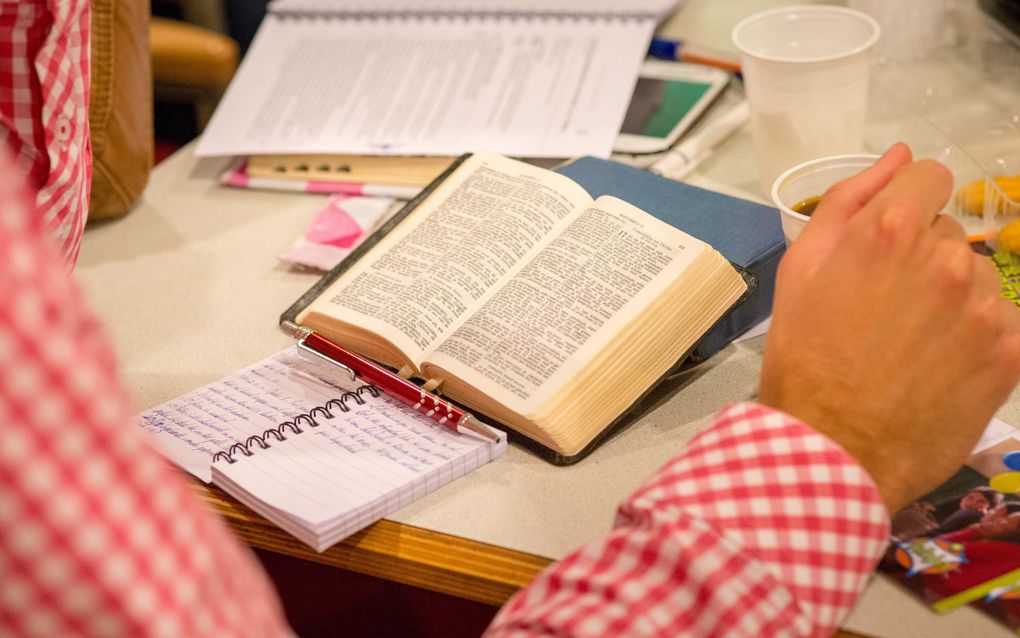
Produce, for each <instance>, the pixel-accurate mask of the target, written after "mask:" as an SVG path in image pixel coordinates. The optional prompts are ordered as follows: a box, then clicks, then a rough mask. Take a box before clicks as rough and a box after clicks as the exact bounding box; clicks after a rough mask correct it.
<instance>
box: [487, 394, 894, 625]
mask: <svg viewBox="0 0 1020 638" xmlns="http://www.w3.org/2000/svg"><path fill="white" fill-rule="evenodd" d="M887 538H888V515H887V512H886V510H885V507H884V505H883V503H882V499H881V497H880V495H879V494H878V491H877V490H876V488H875V486H874V484H873V483H872V481H871V479H870V477H868V475H867V474H866V473H865V472H864V471H863V470H862V469H861V468H860V466H859V465H858V464H857V463H856V462H855V461H854V460H853V459H852V458H851V457H850V456H849V455H847V454H846V452H844V451H843V450H842V449H840V448H839V447H838V446H837V445H835V444H834V443H833V442H832V441H830V440H829V439H827V438H825V437H823V436H821V435H819V434H818V433H817V432H815V431H814V430H812V429H811V428H808V427H807V426H805V425H803V424H801V423H799V422H797V421H795V420H794V419H792V418H790V417H787V416H786V415H784V414H782V413H779V412H776V411H773V410H770V409H769V408H765V407H763V406H759V405H755V404H739V405H736V406H731V407H730V408H728V409H727V410H724V411H723V412H722V413H720V415H718V417H717V418H716V422H715V424H714V425H713V426H712V427H711V428H709V429H708V430H706V431H705V432H704V433H702V434H701V435H699V436H698V437H696V438H695V439H694V440H693V441H692V442H691V444H690V445H689V446H687V448H686V449H685V450H684V451H683V453H681V454H680V455H679V456H678V457H676V458H675V459H674V460H673V461H671V462H670V463H668V464H667V465H666V466H665V467H663V468H662V469H661V470H660V471H659V472H657V473H656V474H655V475H654V476H653V477H652V478H651V479H650V480H649V481H648V482H647V483H646V484H645V485H644V486H643V487H642V488H641V489H639V490H638V491H637V492H636V493H635V494H634V495H633V496H631V498H630V499H628V500H627V502H626V503H624V505H623V506H622V507H621V508H620V512H619V516H618V526H617V528H616V529H615V530H614V531H613V532H612V533H611V534H610V535H609V536H608V537H607V538H605V539H603V540H600V541H596V542H593V543H591V544H589V545H587V546H585V547H584V548H582V549H580V550H578V551H577V552H575V553H573V554H571V555H570V556H568V557H567V558H565V559H564V560H563V561H560V562H559V563H557V564H556V565H554V566H552V567H551V568H550V569H549V570H547V571H546V572H544V573H543V574H542V575H541V576H539V578H538V579H536V581H535V582H534V583H532V584H531V585H530V586H529V587H528V588H526V589H525V590H523V591H522V592H520V593H519V594H518V595H517V596H516V597H515V598H514V599H513V600H511V601H510V603H508V604H507V606H506V607H505V608H504V609H503V610H502V611H501V612H500V614H499V615H498V616H497V618H496V620H495V621H494V623H493V625H492V627H491V628H490V633H491V635H494V636H503V635H515V634H525V633H527V634H536V633H538V634H547V635H551V634H556V635H576V636H585V635H590V636H601V635H628V634H646V635H647V634H655V633H666V634H673V635H715V634H719V633H723V632H726V633H732V634H736V635H757V636H767V635H772V634H775V633H777V632H778V631H779V630H784V631H787V632H790V631H791V630H792V633H794V634H796V635H804V636H809V635H810V636H822V635H828V634H829V633H831V631H832V630H833V629H834V628H835V627H836V626H837V624H838V622H839V621H840V620H841V619H842V617H843V616H844V615H845V613H846V612H847V611H848V610H849V608H850V607H851V606H852V604H853V602H854V601H855V600H856V598H857V595H858V593H859V592H860V590H861V588H862V587H863V585H864V583H865V581H866V579H867V578H868V575H869V574H870V573H871V572H872V570H873V569H874V566H875V564H876V563H877V561H878V559H879V557H880V556H881V553H882V550H883V548H884V547H885V544H886V540H887Z"/></svg>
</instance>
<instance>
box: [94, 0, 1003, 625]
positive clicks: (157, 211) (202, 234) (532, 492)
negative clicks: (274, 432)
mask: <svg viewBox="0 0 1020 638" xmlns="http://www.w3.org/2000/svg"><path fill="white" fill-rule="evenodd" d="M715 4H717V5H718V4H731V3H715ZM732 4H741V5H743V4H747V5H749V6H748V7H742V8H741V11H742V12H750V11H751V10H753V9H754V8H758V7H759V6H771V5H775V4H778V3H775V2H772V3H766V2H746V3H732ZM750 5H753V6H750ZM706 6H707V1H706V2H700V3H699V2H692V3H691V4H690V5H689V6H688V7H687V8H685V9H684V10H683V11H681V12H680V13H679V14H678V15H677V16H674V18H673V20H672V21H671V22H670V23H669V24H668V25H667V27H668V28H674V29H679V30H680V32H682V31H683V29H684V28H689V24H691V23H693V24H698V23H700V21H708V22H711V23H712V24H713V25H715V26H714V27H713V28H714V29H716V30H718V31H719V33H723V34H725V33H726V32H728V28H727V27H725V26H723V27H720V26H718V25H719V24H725V22H726V20H730V22H731V23H732V21H733V20H734V19H733V18H732V16H730V17H728V18H725V19H722V18H720V17H719V16H715V15H713V14H712V12H711V11H710V10H708V9H706V8H705V7H706ZM699 12H700V13H699ZM685 20H686V21H692V22H691V23H687V22H685ZM685 25H686V26H685ZM751 155H752V153H751V145H750V139H749V135H748V133H747V132H746V131H744V132H742V133H739V134H737V135H736V136H735V137H733V138H732V139H731V140H729V141H728V142H726V143H725V144H724V145H723V146H722V147H721V148H720V149H719V150H718V152H717V153H716V154H715V155H713V156H712V157H711V158H709V160H708V161H706V162H705V163H704V164H702V165H701V166H700V168H699V169H698V170H697V171H696V172H695V173H694V174H693V175H692V176H691V177H690V178H689V180H690V181H691V182H692V183H694V184H696V185H700V186H704V187H707V188H714V189H716V190H721V191H725V192H728V193H731V194H737V195H742V196H745V197H748V198H752V199H760V196H759V195H758V193H757V192H756V176H755V172H754V164H753V159H752V157H751ZM228 163H229V162H228V161H227V160H210V159H205V160H198V159H196V158H195V157H193V155H192V153H191V148H190V147H186V148H185V149H183V150H181V151H180V152H178V153H176V154H175V155H174V156H172V157H171V158H169V159H168V160H166V161H165V162H163V163H162V164H161V165H160V166H159V167H158V168H156V170H155V172H154V174H153V176H152V180H151V182H150V184H149V187H148V189H147V190H146V192H145V194H144V196H143V198H142V201H141V203H140V204H139V206H138V207H137V208H136V209H135V210H134V211H132V212H131V213H130V214H129V215H128V216H127V217H125V218H123V219H121V220H117V221H113V222H106V223H100V224H97V225H94V226H92V227H90V228H89V229H88V230H87V232H86V233H85V239H84V244H83V248H82V252H81V259H80V262H79V264H78V268H77V271H76V277H77V279H78V280H79V281H80V283H81V284H82V285H83V287H84V289H85V291H86V295H87V297H88V300H89V302H90V303H91V305H92V307H93V308H94V309H95V311H96V312H97V314H98V315H99V316H100V317H101V318H102V319H103V320H104V321H105V323H106V326H107V330H108V332H109V335H110V337H111V338H112V340H113V342H114V344H115V348H116V351H117V353H118V356H119V359H120V367H121V374H122V377H123V379H124V382H125V385H126V387H127V390H128V391H129V392H130V394H131V397H132V401H133V405H134V407H135V408H136V409H138V410H142V409H145V408H148V407H151V406H153V405H156V404H158V403H160V402H163V401H166V400H168V399H171V398H173V397H175V396H177V395H179V394H182V393H184V392H187V391H189V390H192V389H194V388H196V387H198V386H200V385H203V384H205V383H208V382H211V381H213V380H215V379H217V378H220V377H222V376H225V375H228V374H230V373H232V372H234V371H236V370H238V369H239V368H241V367H243V366H245V365H247V364H250V363H253V362H255V361H257V360H259V359H261V358H263V357H266V356H268V355H270V354H272V353H274V352H276V351H278V350H280V349H282V348H284V347H286V346H287V345H288V344H289V343H290V340H289V339H288V338H287V337H285V336H284V335H283V334H281V333H280V332H279V331H278V330H277V329H276V326H277V322H278V318H279V315H280V313H281V312H282V311H283V310H284V309H286V308H287V307H288V306H289V305H290V304H291V303H292V302H293V301H294V300H295V299H297V297H298V296H300V294H301V293H302V292H304V291H305V290H306V289H307V288H308V287H310V286H311V285H312V284H313V283H315V281H316V280H317V276H316V275H314V274H309V273H303V272H297V271H294V270H291V269H289V268H287V267H286V266H285V265H283V264H282V263H281V262H280V261H279V260H278V259H277V257H276V255H277V254H278V253H279V252H280V251H282V250H283V249H284V248H286V247H287V246H288V245H289V244H290V243H291V242H292V241H293V240H294V239H295V238H296V237H297V236H299V235H300V234H301V233H302V232H303V230H304V229H305V227H306V226H307V224H308V222H309V221H310V219H311V218H312V216H313V215H314V214H315V212H316V211H317V210H318V209H320V208H321V207H322V205H323V203H324V201H325V200H324V198H323V197H322V196H315V195H304V194H283V193H267V192H257V191H243V190H234V189H227V188H224V187H221V186H219V185H218V184H217V178H218V177H219V175H220V174H221V173H222V172H223V171H224V170H225V168H226V167H227V165H228ZM763 345H764V338H763V337H758V338H754V339H751V340H748V341H744V342H741V343H737V344H734V345H731V346H729V347H728V348H726V349H725V350H723V351H722V352H721V353H719V354H718V355H716V356H715V357H713V358H712V359H711V360H709V361H708V362H707V363H706V364H705V365H703V366H702V367H701V368H700V369H699V370H697V371H696V372H695V373H692V374H691V375H689V376H688V377H687V378H685V379H684V380H683V382H682V383H681V384H679V386H677V387H674V388H672V389H670V390H666V391H661V392H659V393H658V394H657V396H655V397H654V401H653V402H652V405H651V407H650V409H649V410H648V411H647V413H645V414H644V415H643V416H642V417H641V418H640V419H639V420H638V421H637V422H635V423H633V424H632V425H631V426H630V427H628V428H626V429H625V430H624V431H623V432H621V433H620V434H619V435H617V436H615V437H613V438H612V439H610V440H609V441H607V442H606V443H605V444H604V445H602V446H601V447H600V448H599V449H597V450H596V451H595V452H594V453H593V454H592V455H591V456H590V457H588V458H587V459H585V460H584V461H582V462H581V463H579V464H577V465H575V466H571V467H566V468H560V467H554V466H551V465H549V464H547V463H545V462H544V461H541V460H539V459H538V458H536V457H535V456H533V455H531V454H529V453H528V452H526V451H524V450H523V449H520V448H517V447H513V446H511V449H510V451H509V453H508V454H507V455H506V457H504V458H502V459H499V460H498V461H497V462H494V463H492V464H489V465H486V466H484V467H482V468H480V469H479V470H477V471H476V472H473V473H472V474H471V475H470V476H468V477H466V478H464V479H462V480H458V481H455V482H454V483H453V484H451V485H449V486H447V487H445V488H443V489H442V490H440V491H438V492H436V493H434V494H432V495H430V496H428V497H426V498H424V499H422V500H420V501H418V502H416V503H414V504H413V505H411V506H410V507H407V508H405V509H403V510H401V511H399V512H398V513H396V514H395V515H393V516H391V517H390V519H391V520H394V521H398V522H403V523H408V524H412V525H415V526H418V527H422V528H426V529H430V530H435V531H439V532H442V533H445V534H450V535H455V536H461V537H464V538H468V539H473V540H479V541H483V542H486V543H490V544H494V545H499V546H503V547H507V548H510V549H515V550H518V551H523V552H528V553H531V554H537V555H540V556H546V557H549V558H554V559H555V558H559V557H562V556H563V555H564V554H565V553H567V552H569V551H570V550H571V549H573V548H575V547H577V546H578V545H580V544H582V543H584V542H585V541H588V540H590V539H593V538H595V537H597V536H599V535H600V534H602V533H604V532H605V531H606V530H608V529H609V527H610V525H611V523H612V520H613V514H614V508H615V505H616V504H617V503H619V502H620V501H621V500H622V499H623V498H624V497H625V496H626V495H627V494H628V493H629V492H630V491H631V490H633V489H634V488H635V487H637V486H638V485H639V484H640V482H641V481H642V480H643V479H644V477H646V476H647V475H648V474H649V473H650V472H651V471H653V470H654V469H655V468H656V467H657V466H659V465H660V464H661V463H663V462H664V461H666V460H667V459H668V458H670V457H671V456H672V455H674V454H675V453H676V452H677V451H678V450H680V449H681V447H682V446H683V444H684V442H685V441H687V440H688V439H689V438H690V437H691V436H693V435H694V434H695V433H696V432H698V431H699V430H700V429H701V428H703V427H705V426H706V425H707V424H708V423H709V422H710V419H711V416H712V414H713V413H714V412H715V411H716V410H718V409H719V408H720V407H722V406H724V405H726V404H727V403H730V402H734V401H743V400H750V399H753V398H754V397H755V392H756V385H757V376H758V372H759V368H760V362H761V353H762V348H763ZM1018 398H1020V397H1018V396H1017V395H1016V394H1014V397H1013V399H1012V401H1011V402H1010V403H1009V404H1008V405H1007V406H1006V407H1005V408H1004V409H1003V410H1002V412H1001V413H1000V415H999V416H1000V418H1002V419H1003V420H1005V421H1006V422H1007V423H1011V424H1020V400H1018ZM845 627H846V628H847V629H850V630H853V631H858V632H861V633H866V634H871V635H881V636H890V637H900V636H902V637H904V638H906V637H911V636H918V637H920V636H925V637H926V638H927V637H933V636H947V637H948V636H958V635H961V634H963V633H964V632H970V635H981V636H996V635H1003V636H1007V635H1010V634H1009V633H1008V632H1006V631H1005V630H1003V629H1001V628H1000V627H999V626H998V625H996V624H995V623H993V622H991V621H990V620H988V619H987V618H984V617H983V616H981V615H980V614H977V613H975V612H973V611H971V610H969V609H963V610H959V611H956V612H953V613H951V614H948V615H946V616H944V617H939V616H936V615H934V614H932V613H930V612H928V611H927V610H926V609H924V608H923V607H922V606H921V605H920V604H918V603H917V602H915V600H914V599H913V598H912V597H911V596H910V595H908V594H906V593H905V592H903V591H900V590H899V589H897V588H896V587H894V586H893V585H891V584H889V583H887V582H886V581H884V580H881V579H877V578H876V579H874V580H873V581H872V583H871V585H869V587H868V589H867V591H866V593H865V594H864V596H863V598H862V599H861V601H860V604H859V605H858V607H857V609H856V610H855V611H854V612H853V614H852V616H851V618H850V620H849V622H848V623H846V624H845Z"/></svg>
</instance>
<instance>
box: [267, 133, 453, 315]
mask: <svg viewBox="0 0 1020 638" xmlns="http://www.w3.org/2000/svg"><path fill="white" fill-rule="evenodd" d="M469 157H471V153H466V154H464V155H461V156H460V157H458V158H457V159H456V160H454V162H453V163H452V164H450V166H449V168H447V169H446V170H445V171H443V172H442V173H440V175H439V176H438V177H436V178H435V179H434V180H432V182H430V183H429V185H428V186H426V187H425V188H423V189H422V190H421V192H420V193H418V194H417V195H416V196H415V197H414V199H412V200H411V201H409V202H407V204H405V205H404V207H403V208H401V209H400V210H399V211H397V213H396V214H394V215H393V217H391V218H390V219H389V220H387V221H386V223H384V224H383V225H382V226H380V227H379V228H378V229H377V230H376V231H375V232H374V233H372V234H371V235H370V236H369V237H368V238H366V239H365V241H363V242H362V243H361V245H360V246H358V247H357V248H355V249H354V250H353V251H351V254H350V255H347V257H345V258H344V260H343V261H341V262H340V263H339V264H337V265H336V267H334V268H333V269H332V270H330V271H329V272H327V273H326V274H325V275H323V276H322V278H321V279H319V281H318V282H316V283H315V285H314V286H312V287H311V288H309V289H308V290H307V291H306V292H305V294H303V295H301V297H299V298H298V300H297V301H295V302H294V303H293V304H291V306H290V308H287V309H286V310H285V311H284V312H283V314H282V315H280V323H281V324H283V322H284V321H293V322H295V323H297V321H296V319H295V318H296V317H297V316H298V314H299V313H300V312H301V311H302V310H304V309H305V308H307V307H308V305H309V304H311V303H312V302H313V301H315V300H316V299H317V298H318V297H319V295H321V294H322V292H323V291H324V290H325V289H326V288H328V287H329V286H330V285H331V284H332V283H333V282H334V281H336V280H337V279H339V278H340V277H341V276H342V275H343V274H344V273H345V272H347V270H348V269H350V267H351V266H353V265H354V264H356V263H357V262H358V260H360V259H361V258H362V257H364V256H365V253H367V252H368V251H370V250H372V248H373V247H374V246H375V245H376V244H378V243H379V242H380V241H382V239H383V237H385V236H386V235H388V234H389V233H390V231H391V230H393V229H394V228H396V226H397V225H398V224H399V223H400V222H402V221H404V219H406V218H407V216H408V215H410V214H411V213H413V212H414V210H415V209H416V208H418V206H419V205H420V204H421V203H422V202H423V201H425V199H426V198H427V197H428V196H429V195H431V194H432V193H433V191H435V190H436V189H437V188H439V185H440V184H442V183H443V182H445V181H446V178H447V177H449V176H450V175H452V174H453V172H454V171H455V170H457V168H458V167H459V166H460V165H461V164H463V163H464V160H466V159H467V158H469Z"/></svg>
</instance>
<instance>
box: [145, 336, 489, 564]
mask: <svg viewBox="0 0 1020 638" xmlns="http://www.w3.org/2000/svg"><path fill="white" fill-rule="evenodd" d="M138 421H139V424H140V425H141V426H142V428H144V429H145V430H146V431H147V432H148V433H149V434H150V436H151V437H152V443H153V446H154V447H155V448H156V449H157V450H158V451H159V452H160V453H161V454H163V455H164V456H166V457H167V458H169V459H170V460H171V461H173V462H174V463H176V464H177V465H179V466H180V467H182V468H183V469H185V470H187V471H188V472H190V473H191V474H194V475H195V476H197V477H198V478H200V479H201V480H203V481H205V482H207V483H209V482H211V483H213V484H215V485H217V486H219V487H220V488H222V489H223V490H224V491H225V492H227V493H228V494H230V495H231V496H233V497H234V498H236V499H237V500H238V501H240V502H242V503H244V504H245V505H247V506H248V507H250V508H251V509H253V510H255V511H256V512H258V513H259V514H261V515H263V516H264V517H266V518H267V519H269V520H270V521H272V522H273V523H275V524H276V525H278V526H279V527H280V528H282V529H284V530H286V531H287V532H289V533H291V534H292V535H294V536H295V537H297V538H298V539H300V540H301V541H302V542H304V543H306V544H308V545H309V546H311V547H313V548H314V549H316V550H317V551H324V550H325V549H326V548H328V547H330V546H331V545H333V544H335V543H337V542H339V541H340V540H342V539H344V538H346V537H347V536H350V535H351V534H353V533H355V532H357V531H358V530H360V529H362V528H364V527H367V526H368V525H370V524H372V523H374V522H375V521H377V520H379V519H381V518H383V517H384V516H386V515H387V514H390V513H392V512H394V511H396V510H397V509H399V508H401V507H403V506H405V505H408V504H409V503H411V502H413V501H415V500H417V499H419V498H421V497H423V496H425V495H426V494H430V493H432V492H434V491H436V490H437V489H439V488H441V487H443V486H444V485H446V484H448V483H450V482H451V481H453V480H455V479H457V478H459V477H461V476H463V475H465V474H467V473H469V472H471V471H472V470H474V469H476V468H478V467H480V466H482V465H484V464H486V463H488V462H490V461H492V460H494V459H496V458H498V457H499V456H501V455H503V454H504V453H505V452H506V435H505V434H504V433H499V435H500V440H499V442H498V443H487V442H484V441H482V440H480V439H476V438H473V437H470V436H464V435H461V434H456V433H454V432H452V431H450V430H449V429H446V428H443V427H440V426H438V425H437V424H436V422H435V421H434V420H433V419H431V418H428V417H426V416H424V415H423V414H421V413H419V412H415V411H414V410H412V409H411V408H408V407H407V406H405V405H403V404H401V403H400V402H398V401H396V400H395V399H393V398H391V397H389V396H387V395H385V394H381V393H380V392H379V391H378V390H377V389H376V388H375V387H374V386H372V385H367V384H363V383H361V382H358V381H351V380H350V379H349V378H348V377H346V376H344V375H343V374H341V373H339V372H338V370H337V369H336V368H334V367H333V366H330V365H328V364H325V363H322V362H320V361H313V360H309V359H307V358H305V357H304V356H302V355H301V354H299V353H298V351H297V349H296V348H294V347H291V348H288V349H286V350H284V351H282V352H280V353H277V354H275V355H273V356H271V357H269V358H267V359H264V360H263V361H260V362H258V363H256V364H254V365H252V366H249V367H247V368H245V369H243V370H241V371H239V372H236V373H234V374H232V375H230V376H228V377H225V378H223V379H220V380H219V381H216V382H214V383H211V384H209V385H206V386H203V387H201V388H198V389H197V390H194V391H192V392H189V393H188V394H185V395H183V396H181V397H178V398H176V399H173V400H171V401H168V402H166V403H164V404H162V405H159V406H156V407H154V408H152V409H150V410H146V411H145V412H142V413H141V414H140V415H139V417H138Z"/></svg>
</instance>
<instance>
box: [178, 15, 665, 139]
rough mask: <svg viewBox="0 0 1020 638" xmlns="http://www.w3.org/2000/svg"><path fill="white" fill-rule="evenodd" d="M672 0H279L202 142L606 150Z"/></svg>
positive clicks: (620, 122)
mask: <svg viewBox="0 0 1020 638" xmlns="http://www.w3.org/2000/svg"><path fill="white" fill-rule="evenodd" d="M675 4H676V0H628V1H627V2H618V1H614V2H610V1H609V0H593V1H590V2H589V1H582V0H546V1H544V2H538V1H535V0H420V1H417V2H415V1H410V0H404V1H394V0H382V1H365V0H280V1H278V2H273V3H272V4H271V5H270V7H269V13H268V14H267V16H266V18H265V19H264V20H263V22H262V24H261V26H260V27H259V31H258V33H257V34H256V36H255V39H254V40H253V42H252V45H251V47H250V48H249V50H248V53H247V54H246V56H245V58H244V60H243V61H242V63H241V66H240V68H239V69H238V72H237V74H236V75H235V76H234V79H233V80H232V81H231V84H230V86H229V88H228V90H227V92H226V94H225V95H224V97H223V100H222V101H221V102H220V104H219V106H218V107H217V109H216V112H215V113H214V114H213V117H212V119H211V121H210V122H209V126H208V127H207V128H206V130H205V132H204V133H203V134H202V138H201V139H200V140H199V144H198V146H197V148H196V151H195V152H196V154H197V155H199V156H215V155H262V154H285V153H286V154H314V153H343V154H361V155H402V156H407V155H445V156H457V155H460V154H462V153H465V152H472V151H476V150H480V149H486V150H490V151H495V152H498V153H502V154H504V155H509V156H516V157H556V158H562V157H574V156H577V155H596V156H601V157H608V156H609V154H610V152H611V150H612V146H613V142H614V141H615V139H616V136H617V134H618V133H619V131H620V125H621V124H622V122H623V117H624V114H625V112H626V109H627V104H628V102H629V100H630V95H631V92H632V91H633V88H634V85H635V83H636V82H637V76H638V72H639V70H640V66H641V63H642V61H643V59H644V56H645V53H646V52H647V49H648V43H649V42H650V40H651V36H652V32H653V30H654V28H655V25H656V22H657V21H658V20H659V19H661V17H662V16H663V15H665V13H666V12H667V11H669V10H670V9H671V8H672V7H673V6H674V5H675Z"/></svg>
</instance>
